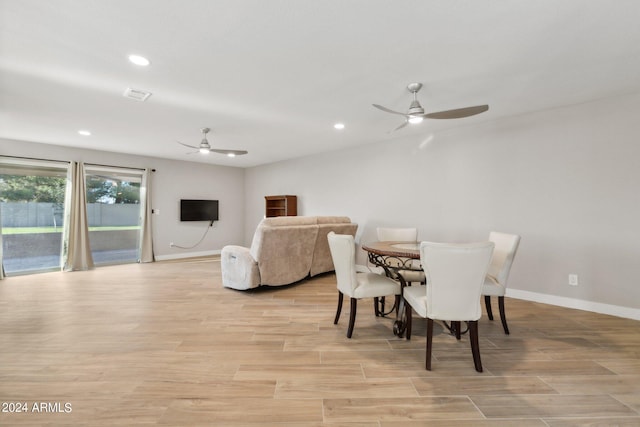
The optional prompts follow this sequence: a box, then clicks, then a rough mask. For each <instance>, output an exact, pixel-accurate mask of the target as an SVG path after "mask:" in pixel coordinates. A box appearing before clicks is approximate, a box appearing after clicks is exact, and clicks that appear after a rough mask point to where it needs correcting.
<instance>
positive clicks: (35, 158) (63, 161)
mask: <svg viewBox="0 0 640 427" xmlns="http://www.w3.org/2000/svg"><path fill="white" fill-rule="evenodd" d="M0 157H6V158H8V159H21V160H38V161H41V162H60V163H71V162H70V161H69V160H55V159H38V158H37V157H21V156H5V155H4V154H3V155H1V156H0Z"/></svg>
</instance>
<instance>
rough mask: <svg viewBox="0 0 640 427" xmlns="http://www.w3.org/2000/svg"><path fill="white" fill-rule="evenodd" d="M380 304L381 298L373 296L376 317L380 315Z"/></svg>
mask: <svg viewBox="0 0 640 427" xmlns="http://www.w3.org/2000/svg"><path fill="white" fill-rule="evenodd" d="M380 304H381V301H380V298H378V297H373V312H374V313H375V315H376V317H379V316H380ZM382 312H383V313H384V297H382Z"/></svg>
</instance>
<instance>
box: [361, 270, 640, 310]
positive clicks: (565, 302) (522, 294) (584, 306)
mask: <svg viewBox="0 0 640 427" xmlns="http://www.w3.org/2000/svg"><path fill="white" fill-rule="evenodd" d="M356 270H357V271H359V272H372V273H383V270H382V269H381V268H380V267H373V266H371V267H368V266H366V265H356ZM507 297H509V298H515V299H521V300H525V301H532V302H540V303H543V304H550V305H557V306H559V307H566V308H574V309H577V310H585V311H591V312H593V313H600V314H608V315H611V316H617V317H624V318H626V319H633V320H640V309H637V308H631V307H621V306H618V305H611V304H603V303H599V302H593V301H585V300H580V299H575V298H566V297H560V296H556V295H549V294H541V293H538V292H529V291H521V290H519V289H511V288H507Z"/></svg>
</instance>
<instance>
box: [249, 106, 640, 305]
mask: <svg viewBox="0 0 640 427" xmlns="http://www.w3.org/2000/svg"><path fill="white" fill-rule="evenodd" d="M523 102H525V100H523ZM638 117H640V94H635V95H631V96H624V97H617V98H609V99H605V100H601V101H598V102H593V103H588V104H581V105H577V106H572V107H566V108H559V109H556V110H552V111H544V112H539V113H534V114H528V115H523V116H518V117H512V118H509V119H505V120H495V121H488V122H485V123H482V124H479V125H476V126H468V127H461V128H457V129H453V130H451V129H450V130H448V131H442V132H439V133H436V134H434V135H429V134H428V132H429V122H428V121H427V122H425V123H423V124H422V125H421V126H422V127H423V128H424V132H425V133H424V134H422V135H420V136H416V137H404V138H398V139H396V140H392V141H389V142H385V143H380V144H374V145H366V146H362V147H359V148H355V149H348V150H344V151H339V152H333V153H327V154H322V155H316V156H311V157H306V158H302V159H296V160H291V161H284V162H279V163H275V164H270V165H266V166H261V167H255V168H251V169H247V170H246V174H245V207H246V215H247V217H246V224H245V244H249V240H250V238H251V236H252V234H253V230H254V229H255V226H256V224H257V223H258V222H259V220H260V218H262V215H263V214H264V212H263V211H264V196H265V195H271V194H295V195H298V200H299V202H298V214H299V215H325V214H326V215H348V216H350V217H351V218H352V220H353V221H355V222H357V223H358V224H359V230H358V235H357V236H356V237H357V239H358V241H359V242H368V241H373V240H375V228H376V227H377V226H381V225H387V226H416V227H418V228H419V238H420V239H421V240H436V241H474V240H483V239H486V237H487V235H488V233H489V232H490V231H491V230H497V231H503V232H510V233H518V234H520V235H522V241H521V245H520V250H519V253H518V256H517V258H516V260H515V263H514V266H513V269H512V273H511V278H510V288H511V289H512V290H511V293H510V295H512V296H516V297H523V298H527V299H534V300H536V299H537V300H540V301H543V302H551V303H560V304H561V305H570V306H575V307H578V308H586V309H593V310H594V311H601V312H609V313H613V314H620V315H625V316H627V317H634V318H640V310H638V309H639V308H640V286H638V283H637V282H638V277H640V262H639V260H640V191H639V190H638V183H640V142H639V137H640V120H638ZM399 135H401V132H399ZM358 262H359V263H361V264H365V262H366V261H365V256H364V253H363V252H360V254H359V258H358ZM570 273H575V274H578V276H579V286H577V287H572V286H569V285H568V274H570Z"/></svg>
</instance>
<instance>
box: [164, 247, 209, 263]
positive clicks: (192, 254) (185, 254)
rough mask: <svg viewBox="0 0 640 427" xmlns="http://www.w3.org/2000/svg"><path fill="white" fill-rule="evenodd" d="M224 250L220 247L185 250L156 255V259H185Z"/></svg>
mask: <svg viewBox="0 0 640 427" xmlns="http://www.w3.org/2000/svg"><path fill="white" fill-rule="evenodd" d="M221 252H222V250H220V249H218V250H215V251H202V252H183V253H179V254H170V255H156V256H155V258H156V261H168V260H172V259H183V258H196V257H201V256H211V255H220V253H221Z"/></svg>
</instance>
